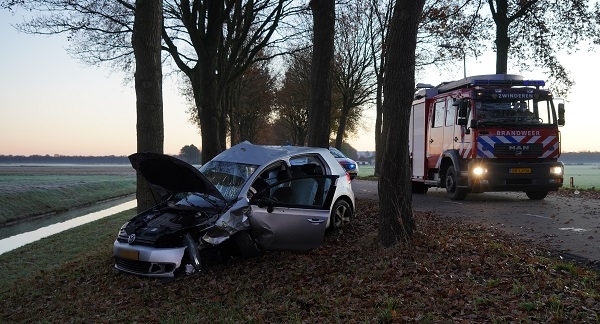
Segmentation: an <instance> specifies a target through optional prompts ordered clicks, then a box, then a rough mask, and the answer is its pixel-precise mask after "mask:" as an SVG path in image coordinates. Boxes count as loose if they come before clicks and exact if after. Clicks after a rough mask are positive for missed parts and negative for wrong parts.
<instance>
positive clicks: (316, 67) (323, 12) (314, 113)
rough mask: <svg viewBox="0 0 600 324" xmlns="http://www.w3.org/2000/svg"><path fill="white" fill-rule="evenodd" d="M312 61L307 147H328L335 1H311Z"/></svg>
mask: <svg viewBox="0 0 600 324" xmlns="http://www.w3.org/2000/svg"><path fill="white" fill-rule="evenodd" d="M310 8H311V10H312V14H313V34H314V36H313V37H314V39H313V58H312V75H311V90H310V109H309V111H308V146H315V147H329V126H330V124H331V88H332V62H333V50H334V46H333V38H334V31H335V1H334V0H311V1H310Z"/></svg>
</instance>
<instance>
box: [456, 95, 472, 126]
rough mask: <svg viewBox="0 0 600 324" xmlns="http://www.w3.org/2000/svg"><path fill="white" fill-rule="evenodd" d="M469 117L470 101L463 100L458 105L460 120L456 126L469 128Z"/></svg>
mask: <svg viewBox="0 0 600 324" xmlns="http://www.w3.org/2000/svg"><path fill="white" fill-rule="evenodd" d="M468 117H469V101H467V100H463V101H461V102H460V103H459V104H458V119H457V120H456V124H457V125H460V126H467V123H468V120H467V118H468Z"/></svg>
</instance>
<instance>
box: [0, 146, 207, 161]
mask: <svg viewBox="0 0 600 324" xmlns="http://www.w3.org/2000/svg"><path fill="white" fill-rule="evenodd" d="M201 154H202V153H201V152H200V150H199V149H198V148H196V146H194V144H192V145H186V146H184V147H183V148H181V150H180V151H179V154H178V155H172V156H173V157H176V158H178V159H181V160H183V161H185V162H187V163H189V164H200V163H201V159H200V156H201ZM19 163H27V164H129V158H128V157H127V156H116V155H108V156H79V155H76V156H69V155H57V154H55V155H49V154H46V155H29V156H25V155H0V164H19Z"/></svg>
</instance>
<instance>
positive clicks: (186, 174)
mask: <svg viewBox="0 0 600 324" xmlns="http://www.w3.org/2000/svg"><path fill="white" fill-rule="evenodd" d="M129 161H130V162H131V166H132V167H133V168H134V169H135V170H136V171H137V172H139V173H140V174H141V175H142V176H143V177H144V178H145V179H146V181H148V182H149V183H150V184H151V185H153V186H158V187H161V188H162V189H164V190H166V191H167V192H168V193H170V194H174V193H178V192H198V193H203V194H208V195H211V196H213V197H217V198H219V199H222V200H223V201H226V199H225V197H223V195H222V194H221V192H220V191H219V190H218V189H217V188H216V187H215V186H214V185H213V184H212V182H210V181H209V180H208V179H207V178H206V177H205V176H204V175H203V174H202V172H200V171H198V169H196V168H195V167H194V166H192V165H190V164H188V163H186V162H184V161H182V160H179V159H177V158H174V157H172V156H168V155H165V154H160V153H134V154H132V155H130V156H129Z"/></svg>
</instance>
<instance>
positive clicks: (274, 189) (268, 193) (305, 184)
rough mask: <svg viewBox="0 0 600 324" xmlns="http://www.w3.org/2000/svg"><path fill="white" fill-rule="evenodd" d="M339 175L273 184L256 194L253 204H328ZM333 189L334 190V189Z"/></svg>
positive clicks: (306, 205) (305, 205)
mask: <svg viewBox="0 0 600 324" xmlns="http://www.w3.org/2000/svg"><path fill="white" fill-rule="evenodd" d="M337 178H338V176H324V175H319V176H303V177H299V178H295V179H291V180H289V181H283V182H279V183H277V184H275V185H271V186H270V187H267V188H265V189H263V190H261V191H260V192H259V193H257V194H256V196H254V197H253V198H252V200H251V203H252V204H258V205H259V207H260V206H261V205H268V204H274V205H276V206H290V207H300V208H323V206H328V204H329V203H330V201H331V199H332V195H333V193H334V191H335V186H334V185H335V181H336V179H337ZM332 189H333V190H332Z"/></svg>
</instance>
